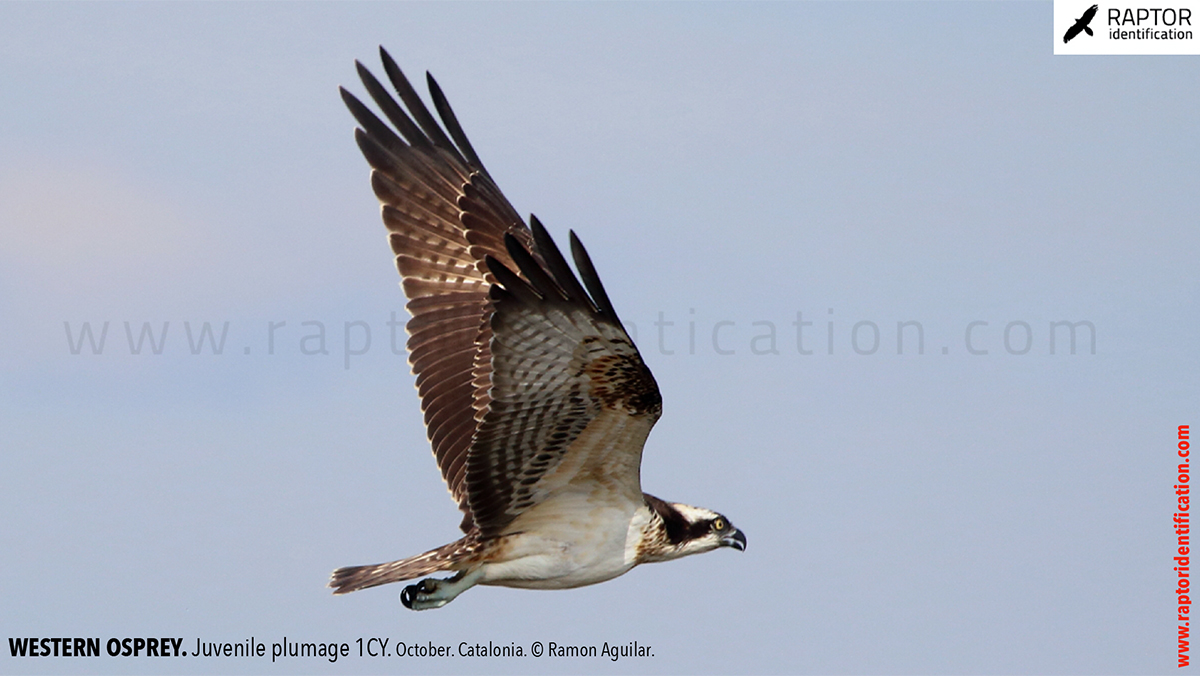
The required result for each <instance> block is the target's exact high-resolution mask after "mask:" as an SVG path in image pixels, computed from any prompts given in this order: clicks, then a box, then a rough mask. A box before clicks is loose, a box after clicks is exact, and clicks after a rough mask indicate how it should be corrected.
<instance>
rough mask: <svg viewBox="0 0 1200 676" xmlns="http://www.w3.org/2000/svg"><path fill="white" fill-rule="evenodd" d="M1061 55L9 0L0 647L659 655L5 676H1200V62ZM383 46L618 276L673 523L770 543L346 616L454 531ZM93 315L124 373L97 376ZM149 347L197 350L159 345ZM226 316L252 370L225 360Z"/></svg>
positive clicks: (102, 667) (703, 20)
mask: <svg viewBox="0 0 1200 676" xmlns="http://www.w3.org/2000/svg"><path fill="white" fill-rule="evenodd" d="M1050 24H1051V5H1050V4H1049V3H1034V2H1029V3H962V4H954V3H894V4H874V3H853V4H833V3H820V4H782V3H773V4H698V5H693V4H676V3H671V4H653V5H643V4H628V3H620V4H509V3H505V4H486V5H480V4H465V3H463V4H438V5H424V4H383V3H319V4H290V3H256V4H225V3H203V4H189V3H170V4H134V3H124V4H73V3H54V4H50V3H6V4H3V5H0V91H3V92H4V96H3V99H4V104H3V105H2V106H0V446H2V447H3V449H4V457H5V469H4V471H3V473H0V523H3V532H4V539H5V546H4V547H3V548H2V549H0V570H3V571H4V575H3V581H2V582H0V608H4V611H3V613H0V635H2V636H4V637H5V638H8V637H16V636H77V635H78V636H98V637H102V638H103V639H105V640H107V638H108V637H125V636H178V637H182V638H184V645H185V647H187V648H188V649H189V650H190V649H191V647H194V645H195V641H196V639H197V638H201V639H202V640H204V641H232V642H237V641H241V640H244V639H246V638H249V637H250V636H255V637H256V638H258V639H259V640H264V641H266V642H267V643H268V645H269V644H270V643H271V642H274V641H279V640H280V639H281V638H282V637H283V636H285V635H286V636H287V637H288V638H289V639H291V640H294V639H297V638H298V639H301V640H305V641H326V642H327V641H339V642H343V641H344V642H350V643H352V645H353V641H354V640H355V639H356V638H358V637H364V638H367V637H371V636H386V637H390V638H391V640H392V641H393V643H394V642H395V641H397V640H404V641H409V642H414V641H415V642H421V643H424V642H427V641H431V640H432V641H434V642H435V643H451V644H453V645H457V644H458V642H459V641H468V642H487V641H489V640H490V641H492V642H494V643H498V644H504V645H507V644H508V643H509V642H516V643H518V644H522V645H524V646H526V647H528V645H529V644H530V643H531V642H533V641H543V642H549V641H556V642H559V643H568V644H595V645H601V644H602V643H603V642H605V641H607V642H609V643H614V642H615V643H621V644H624V643H627V642H629V641H634V640H636V641H638V642H639V643H641V644H650V645H652V646H653V647H654V651H655V657H654V658H653V659H650V660H627V661H621V662H617V663H615V664H614V663H611V662H608V661H603V662H601V661H588V660H583V661H576V660H550V659H545V658H543V659H541V660H533V659H526V660H480V661H469V660H466V659H459V658H454V659H448V660H441V661H437V660H410V661H400V662H397V660H395V659H394V658H392V659H389V660H388V661H383V662H381V661H372V660H368V659H357V658H351V659H349V660H348V661H347V662H339V663H338V664H337V665H328V664H327V663H325V662H323V661H321V660H311V661H304V662H296V661H293V662H285V663H282V664H274V665H272V664H271V663H270V662H269V661H261V660H241V661H221V662H218V661H211V660H203V659H187V660H183V659H180V660H173V661H155V660H148V659H142V660H136V661H135V660H124V659H118V658H108V657H102V658H99V659H93V660H65V659H58V660H55V659H47V660H24V661H19V660H15V659H12V658H9V657H8V656H7V652H5V653H4V657H3V658H0V671H3V672H5V673H12V672H18V671H20V672H34V673H44V672H64V673H66V672H143V671H145V672H163V671H165V672H167V673H209V672H236V673H290V672H294V671H302V672H313V673H317V672H320V673H325V672H329V673H335V672H336V673H359V672H380V671H400V672H405V673H407V672H424V673H463V672H495V673H521V672H526V671H532V672H535V673H562V672H569V673H578V672H597V673H598V672H604V673H790V672H806V673H1154V672H1167V671H1174V670H1175V659H1174V656H1175V647H1174V637H1175V628H1174V627H1175V621H1174V610H1173V603H1174V601H1173V594H1172V593H1171V590H1172V589H1173V576H1174V572H1173V571H1172V570H1171V568H1172V566H1173V563H1172V561H1171V548H1172V544H1173V540H1174V534H1173V532H1172V531H1171V529H1170V528H1169V526H1170V520H1171V514H1172V512H1173V511H1174V510H1173V504H1174V503H1173V498H1174V495H1173V489H1172V488H1171V486H1172V484H1173V483H1174V479H1173V476H1174V473H1173V471H1172V470H1173V467H1174V460H1173V454H1172V447H1173V437H1174V432H1175V428H1176V426H1177V425H1180V424H1186V423H1191V424H1196V423H1197V419H1196V417H1195V416H1196V413H1197V403H1198V402H1200V397H1198V395H1197V386H1196V379H1197V377H1198V376H1200V368H1197V367H1198V366H1200V363H1198V359H1197V352H1196V348H1197V336H1198V333H1200V332H1198V329H1200V325H1198V323H1197V320H1196V311H1197V301H1196V299H1197V291H1198V286H1200V285H1198V283H1197V279H1198V278H1197V274H1196V270H1195V254H1196V251H1197V248H1198V247H1197V245H1198V244H1200V234H1198V232H1200V230H1198V228H1197V227H1196V226H1197V223H1200V207H1198V202H1197V198H1196V194H1197V189H1196V186H1197V185H1200V134H1197V133H1196V129H1195V124H1196V119H1197V117H1196V114H1197V111H1198V110H1200V88H1198V87H1197V84H1196V83H1197V82H1200V61H1198V60H1197V59H1198V58H1200V57H1124V58H1122V57H1054V56H1052V55H1051V51H1052V44H1051V40H1052V38H1053V36H1052V35H1051V32H1052V27H1051V25H1050ZM380 44H383V45H385V46H387V47H388V49H389V50H390V51H391V53H392V54H393V55H394V56H395V57H396V59H397V61H398V62H399V64H400V65H401V67H403V68H405V69H406V71H407V72H408V73H409V75H410V77H413V78H414V79H415V80H419V76H420V75H421V74H422V72H423V71H425V70H430V71H432V72H433V73H434V74H435V75H436V76H437V77H438V79H439V82H440V83H441V85H442V87H443V89H444V90H445V92H446V94H447V95H448V97H449V98H450V101H451V103H452V104H453V105H454V107H455V110H456V112H457V113H458V117H459V119H460V120H461V122H462V123H463V125H464V127H465V129H466V131H467V133H468V135H469V136H470V137H471V139H472V141H473V143H474V145H475V147H476V149H477V150H478V152H479V153H480V155H481V157H482V158H483V160H484V162H485V163H486V164H487V165H488V167H489V169H490V171H491V173H492V174H493V176H494V177H495V178H496V180H497V181H498V182H499V183H500V185H501V187H502V188H503V189H504V190H505V192H506V193H507V194H508V196H509V198H510V199H511V201H512V202H513V203H514V205H515V206H516V207H517V209H518V210H519V211H521V212H522V213H523V214H528V213H529V212H530V211H533V212H534V213H536V214H537V215H538V216H539V218H541V219H542V220H543V222H545V223H546V224H547V226H548V227H549V228H550V230H551V232H552V234H554V235H555V236H556V237H557V238H558V239H559V240H560V241H563V240H564V238H565V236H566V231H567V230H568V229H574V230H575V231H576V232H577V233H579V235H580V236H581V237H582V239H583V240H584V242H585V243H587V245H588V247H589V249H590V251H591V254H592V257H593V259H594V260H595V262H596V265H597V267H598V269H599V271H600V274H601V276H602V277H603V279H604V280H605V283H606V285H607V287H608V290H609V293H610V295H611V296H612V299H613V302H614V303H615V304H616V307H617V309H618V311H619V312H620V314H621V315H622V317H623V318H624V319H625V320H626V321H627V322H628V323H630V324H633V325H636V329H637V332H638V333H637V337H638V342H639V345H640V346H641V349H642V351H643V354H644V356H645V358H646V361H647V362H648V363H649V365H650V367H651V368H652V369H653V371H654V373H655V375H656V377H657V379H658V382H659V384H660V387H661V389H662V391H663V395H664V398H665V404H664V409H665V414H664V417H663V419H662V420H661V421H660V422H659V424H658V426H657V427H656V428H655V431H654V433H653V434H652V435H651V438H650V441H649V444H648V447H647V451H646V456H645V463H644V466H643V484H644V487H645V488H646V490H647V491H649V492H651V493H654V494H656V495H658V496H660V497H663V498H665V499H669V500H676V501H681V502H688V503H693V504H699V505H704V506H706V507H710V508H713V509H717V510H719V511H721V512H723V513H725V514H727V515H728V516H729V517H730V518H731V519H732V520H733V522H734V523H735V524H737V525H738V526H739V527H741V528H742V529H743V530H744V531H745V532H746V534H747V537H748V539H749V548H748V550H747V551H746V552H745V553H743V554H738V553H736V552H732V551H721V552H716V553H713V554H708V555H705V556H699V557H693V558H691V559H686V560H683V561H679V562H674V563H671V564H663V565H655V566H646V567H643V568H639V569H635V570H634V571H632V572H631V573H629V574H628V575H626V576H624V577H622V578H619V579H617V580H615V581H613V582H609V583H606V584H603V585H599V586H594V587H590V588H584V589H579V590H574V591H566V592H531V591H518V590H509V589H493V588H477V589H473V590H471V591H470V592H469V593H467V594H466V595H464V596H462V597H461V598H459V599H458V600H457V601H455V602H454V603H453V604H450V605H449V606H447V607H446V608H443V609H441V610H437V611H432V612H425V613H419V614H418V613H412V612H410V611H408V610H406V609H404V608H402V607H401V606H400V604H399V603H398V601H397V599H396V595H397V594H398V593H399V591H400V587H399V586H398V585H392V586H390V587H384V588H380V589H373V590H367V591H363V592H358V593H355V594H352V595H350V596H348V597H339V598H335V597H333V596H331V595H329V593H328V590H327V589H325V588H324V584H325V581H326V579H327V576H328V574H329V572H330V571H331V570H332V569H333V568H335V567H338V566H343V565H352V564H363V563H374V562H378V561H383V560H390V559H394V558H399V557H402V556H406V555H409V554H414V553H418V552H421V551H424V550H425V549H428V548H431V547H434V546H437V545H439V544H442V543H444V542H448V541H449V540H451V539H453V538H454V537H455V534H456V532H457V531H456V526H457V523H458V516H457V511H456V510H455V509H454V506H453V504H452V502H451V501H450V500H449V499H448V497H447V496H446V493H445V489H444V487H443V485H442V484H441V483H440V481H439V479H438V475H437V472H436V469H435V467H434V463H433V461H432V458H431V456H430V454H429V452H428V445H427V443H426V441H425V433H424V430H423V428H422V426H421V417H420V414H419V410H418V404H417V398H416V395H415V393H414V391H413V390H412V378H411V376H410V375H409V372H408V368H407V365H406V363H405V358H404V356H403V355H395V354H393V353H392V351H391V349H390V346H389V342H390V336H389V327H388V321H389V318H390V316H391V314H392V313H393V312H396V313H398V316H399V317H401V318H403V317H404V314H403V310H402V308H403V302H404V300H403V297H402V294H401V292H400V290H399V288H398V286H397V281H398V277H397V275H396V273H395V269H394V267H393V265H392V260H391V255H390V252H389V249H388V247H387V244H386V240H385V237H384V229H383V226H382V225H381V224H380V222H379V218H378V208H377V206H376V203H375V200H374V198H373V196H372V194H371V192H370V189H369V186H368V183H367V174H368V170H367V167H366V164H365V162H364V161H363V160H362V158H361V156H360V155H359V153H358V151H357V149H356V148H355V146H354V142H353V135H352V129H353V120H352V118H351V117H350V115H349V113H348V112H347V111H346V110H345V109H344V108H343V106H342V103H341V101H340V99H339V98H338V96H337V86H338V85H346V86H348V87H349V88H350V89H351V90H353V91H356V92H360V93H361V92H362V88H361V86H360V85H359V84H358V83H357V81H356V77H355V73H354V66H353V62H354V59H356V58H357V59H361V60H362V61H363V62H364V63H366V64H367V65H368V66H370V67H371V68H373V69H375V70H376V71H377V72H378V71H379V70H380V69H379V68H378V57H377V55H376V54H377V52H376V50H377V46H378V45H380ZM660 313H661V315H660ZM797 313H802V317H801V319H802V321H804V322H812V325H811V326H809V325H805V326H804V327H803V331H804V333H803V341H804V342H803V345H802V347H803V348H804V350H805V351H809V350H811V351H812V352H813V354H810V355H803V354H800V353H799V352H798V350H797V344H796V337H797V336H796V326H795V324H794V322H796V321H797ZM660 317H661V319H660ZM831 321H832V327H833V344H832V351H833V353H832V354H830V353H829V344H828V341H827V335H828V334H827V331H828V330H829V326H830V322H831ZM1057 321H1070V322H1090V323H1091V324H1092V325H1093V326H1094V327H1095V334H1096V340H1095V344H1096V350H1095V354H1091V350H1090V341H1089V340H1088V338H1089V336H1088V329H1086V328H1084V325H1080V328H1079V329H1078V330H1079V332H1080V333H1079V334H1078V335H1077V341H1078V342H1077V346H1076V354H1074V355H1072V354H1070V348H1069V341H1068V334H1067V330H1066V329H1065V328H1060V329H1059V333H1058V334H1057V340H1056V342H1055V351H1054V353H1053V354H1052V353H1051V342H1050V341H1051V330H1050V326H1051V323H1052V322H1057ZM85 322H86V323H88V324H89V325H90V326H91V328H92V329H93V330H94V331H95V332H96V337H97V338H99V333H100V331H101V328H102V326H103V325H104V324H105V323H106V322H107V323H108V330H107V334H106V338H105V341H106V342H105V344H104V348H103V350H102V351H101V352H100V354H93V350H92V348H91V347H90V346H89V345H88V344H86V343H84V344H82V345H80V344H76V345H74V346H73V345H72V344H71V342H70V341H78V340H79V339H80V335H79V331H80V330H81V328H82V326H83V325H84V323H85ZM126 322H128V323H129V330H130V332H131V336H130V335H127V333H126V324H125V323H126ZM145 322H149V323H150V325H151V328H152V329H153V334H154V340H155V341H159V340H162V341H164V342H162V343H161V344H160V346H161V350H160V352H161V354H154V351H155V347H154V346H152V345H150V344H148V343H147V344H145V345H143V347H142V349H141V351H140V354H131V352H132V350H131V347H130V342H131V341H130V338H131V337H132V342H133V344H134V346H136V344H137V339H138V336H139V335H140V333H141V330H142V326H143V323H145ZM204 322H208V323H209V325H210V327H213V328H215V329H217V336H216V337H217V338H219V337H220V333H221V328H222V327H223V326H225V325H226V322H228V329H227V333H226V338H225V343H224V345H223V350H222V353H221V354H220V355H214V354H212V346H211V344H208V345H207V346H205V347H203V348H201V349H200V352H201V354H198V355H195V354H192V352H193V349H192V347H191V346H190V345H189V340H192V341H195V340H196V337H197V335H198V334H199V332H200V330H201V328H202V325H203V323H204ZM272 322H273V323H276V325H277V328H276V329H275V331H274V354H268V340H269V336H270V335H271V334H270V330H269V328H268V327H269V325H270V324H271V323H272ZM279 322H285V324H283V325H281V326H280V325H278V323H279ZM306 322H317V323H319V324H311V323H310V324H306ZM356 322H362V323H364V324H365V326H366V327H367V329H369V331H370V345H369V347H368V346H367V344H366V337H367V336H366V331H367V329H365V328H363V327H364V324H356ZM656 322H673V324H672V325H667V324H665V323H660V324H658V325H657V326H656ZM898 322H918V323H919V325H920V328H919V330H920V331H922V332H923V338H924V351H923V353H918V345H917V340H918V336H917V331H918V328H917V327H916V326H915V325H912V326H910V328H909V329H907V332H906V333H905V334H904V340H905V342H904V353H903V354H898V353H897V335H896V334H897V328H896V327H897V324H898ZM973 322H986V324H974V328H973V329H972V332H971V343H970V346H969V347H971V348H972V349H974V350H976V351H986V352H987V353H986V354H975V355H973V354H970V353H969V352H968V344H967V329H968V327H969V326H972V323H973ZM64 323H66V324H67V325H68V327H69V332H70V336H71V338H70V340H69V339H68V329H65V328H64ZM692 324H694V332H693V329H692V328H691V325H692ZM164 325H165V326H166V327H167V328H166V335H165V339H164V338H163V337H162V331H163V326H164ZM856 326H857V329H855V327H856ZM322 327H323V328H324V331H325V349H326V350H327V352H328V354H316V355H306V354H304V353H303V352H304V351H305V350H309V351H311V350H312V349H314V348H315V347H316V346H317V339H316V338H310V339H308V340H307V341H306V340H305V337H306V336H311V335H315V334H316V333H318V331H319V329H320V328H322ZM347 327H348V328H347ZM714 330H715V331H716V343H714V342H713V341H714V338H713V336H714ZM189 331H191V335H190V336H189V333H188V332H189ZM347 331H348V333H347ZM876 331H878V336H879V343H878V347H877V348H876V347H875V343H874V339H875V332H876ZM1027 332H1028V333H1027ZM772 334H773V336H774V341H773V343H772ZM692 335H694V336H695V339H694V348H692V347H690V345H689V343H690V340H691V338H690V336H692ZM1006 335H1007V342H1006ZM347 337H348V338H349V341H347ZM1026 341H1028V349H1027V351H1025V350H1026V344H1027V342H1026ZM73 347H77V348H79V349H78V352H79V353H78V354H73V353H72V352H73ZM772 347H774V351H773V352H772V350H771V348H772ZM856 348H857V350H856ZM718 351H721V352H729V351H732V352H733V353H732V354H720V353H718ZM359 352H361V353H362V354H349V353H359ZM668 352H670V353H671V354H668ZM1020 352H1024V353H1023V354H1018V353H1020ZM863 353H870V354H863ZM355 650H356V647H355Z"/></svg>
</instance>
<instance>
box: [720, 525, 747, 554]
mask: <svg viewBox="0 0 1200 676" xmlns="http://www.w3.org/2000/svg"><path fill="white" fill-rule="evenodd" d="M721 546H722V547H733V548H734V549H736V550H738V551H739V552H744V551H746V536H745V535H744V534H743V533H742V531H740V530H738V529H736V528H735V529H734V530H733V532H732V533H730V534H729V535H726V536H725V537H723V538H721Z"/></svg>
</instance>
